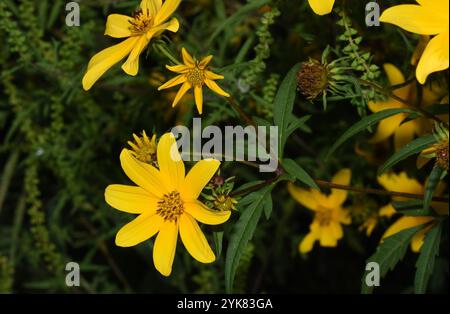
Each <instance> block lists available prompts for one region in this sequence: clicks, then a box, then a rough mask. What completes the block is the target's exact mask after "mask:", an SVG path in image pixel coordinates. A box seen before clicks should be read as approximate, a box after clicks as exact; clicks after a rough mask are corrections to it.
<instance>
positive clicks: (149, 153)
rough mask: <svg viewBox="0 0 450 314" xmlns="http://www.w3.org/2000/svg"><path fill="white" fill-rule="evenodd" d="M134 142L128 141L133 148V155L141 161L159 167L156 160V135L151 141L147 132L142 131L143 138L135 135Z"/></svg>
mask: <svg viewBox="0 0 450 314" xmlns="http://www.w3.org/2000/svg"><path fill="white" fill-rule="evenodd" d="M133 138H134V142H132V141H128V145H130V147H131V154H132V155H133V156H134V157H135V158H136V159H137V160H139V161H142V162H145V163H147V164H150V165H152V166H155V167H157V166H158V164H157V163H158V162H157V159H156V134H154V135H153V136H152V138H151V139H150V138H149V137H148V136H147V134H146V133H145V131H142V136H137V135H136V134H133Z"/></svg>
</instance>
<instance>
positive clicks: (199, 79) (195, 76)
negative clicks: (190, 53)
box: [186, 68, 205, 86]
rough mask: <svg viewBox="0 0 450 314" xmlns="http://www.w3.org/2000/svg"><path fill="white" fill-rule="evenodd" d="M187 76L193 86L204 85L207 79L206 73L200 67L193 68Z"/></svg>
mask: <svg viewBox="0 0 450 314" xmlns="http://www.w3.org/2000/svg"><path fill="white" fill-rule="evenodd" d="M186 78H187V80H188V81H189V83H191V84H192V85H193V86H202V85H203V83H204V81H205V75H204V74H203V71H202V70H200V69H199V68H193V69H192V70H190V71H189V72H188V73H187V74H186Z"/></svg>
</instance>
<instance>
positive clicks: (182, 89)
mask: <svg viewBox="0 0 450 314" xmlns="http://www.w3.org/2000/svg"><path fill="white" fill-rule="evenodd" d="M191 87H192V85H191V84H190V83H189V82H184V83H183V85H181V87H180V90H179V91H178V93H177V95H176V96H175V99H174V100H173V103H172V107H175V106H176V105H177V104H178V103H179V102H180V100H181V98H183V96H184V95H185V94H186V93H187V91H188V90H190V89H191Z"/></svg>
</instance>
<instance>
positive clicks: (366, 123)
mask: <svg viewBox="0 0 450 314" xmlns="http://www.w3.org/2000/svg"><path fill="white" fill-rule="evenodd" d="M399 113H414V111H412V110H410V109H401V108H398V109H387V110H383V111H379V112H377V113H374V114H372V115H370V116H367V117H364V118H362V119H361V120H360V121H359V122H357V123H355V124H354V125H353V126H352V127H350V128H349V129H348V130H347V131H345V132H344V134H342V136H341V137H340V138H339V139H338V140H337V141H335V142H334V144H333V146H331V148H330V150H329V151H328V153H327V155H326V157H325V160H328V158H330V156H331V155H332V154H333V153H334V152H335V151H336V149H338V148H339V147H340V146H341V145H342V144H344V143H345V142H346V141H347V140H348V139H350V138H351V137H353V136H355V135H356V134H358V133H360V132H362V131H364V130H366V129H367V128H369V127H371V126H373V125H374V124H376V123H377V122H379V121H381V120H383V119H386V118H389V117H392V116H394V115H396V114H399Z"/></svg>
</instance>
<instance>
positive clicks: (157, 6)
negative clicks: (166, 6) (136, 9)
mask: <svg viewBox="0 0 450 314" xmlns="http://www.w3.org/2000/svg"><path fill="white" fill-rule="evenodd" d="M161 6H162V0H142V1H141V5H140V7H141V10H142V12H144V13H147V10H148V12H149V13H150V16H155V15H156V14H157V13H158V11H159V10H161Z"/></svg>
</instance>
